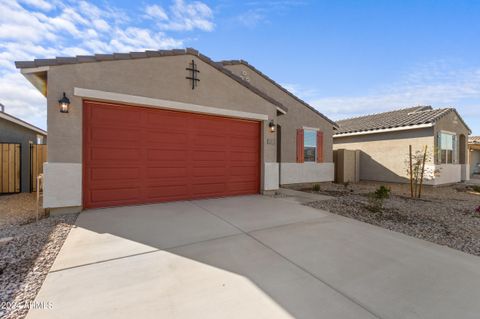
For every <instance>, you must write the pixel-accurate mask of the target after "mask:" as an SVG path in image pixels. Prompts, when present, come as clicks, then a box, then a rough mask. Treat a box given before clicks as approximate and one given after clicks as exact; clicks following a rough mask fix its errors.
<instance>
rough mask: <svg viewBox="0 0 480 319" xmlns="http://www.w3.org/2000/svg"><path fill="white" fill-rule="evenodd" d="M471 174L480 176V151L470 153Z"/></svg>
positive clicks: (475, 150)
mask: <svg viewBox="0 0 480 319" xmlns="http://www.w3.org/2000/svg"><path fill="white" fill-rule="evenodd" d="M470 173H471V174H474V173H477V174H480V149H474V150H472V151H470Z"/></svg>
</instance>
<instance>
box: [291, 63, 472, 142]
mask: <svg viewBox="0 0 480 319" xmlns="http://www.w3.org/2000/svg"><path fill="white" fill-rule="evenodd" d="M283 86H284V87H285V88H286V89H288V90H290V91H291V92H292V93H293V94H295V95H297V96H298V97H300V98H302V99H304V100H305V101H307V102H308V103H309V104H311V105H312V106H314V107H315V108H316V109H318V110H319V111H320V112H322V113H324V114H325V115H327V116H329V117H331V118H332V119H334V120H340V119H345V118H349V117H354V116H361V115H366V114H372V113H378V112H384V111H387V110H392V109H398V108H402V107H410V106H416V105H431V106H433V107H455V108H456V109H457V110H459V112H460V114H461V115H462V117H463V118H464V120H465V121H466V122H467V124H469V126H470V127H471V128H472V129H473V130H474V133H475V131H476V134H480V131H479V130H480V106H479V105H478V100H479V99H480V67H478V68H465V67H461V66H457V65H456V64H455V63H454V62H448V61H434V62H431V63H428V64H426V65H420V66H418V65H417V66H415V67H413V68H412V69H411V70H409V71H408V72H405V74H403V75H402V76H401V79H400V80H398V81H396V82H395V83H393V84H390V85H388V86H383V87H378V88H374V89H372V90H371V91H370V92H367V93H366V94H365V95H352V96H321V95H320V93H319V92H318V90H316V89H315V88H310V87H304V86H301V85H298V84H283Z"/></svg>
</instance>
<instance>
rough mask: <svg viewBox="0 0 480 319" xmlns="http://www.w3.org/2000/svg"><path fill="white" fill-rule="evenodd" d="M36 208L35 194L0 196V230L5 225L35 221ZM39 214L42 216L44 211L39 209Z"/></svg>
mask: <svg viewBox="0 0 480 319" xmlns="http://www.w3.org/2000/svg"><path fill="white" fill-rule="evenodd" d="M36 206H37V197H36V194H35V193H20V194H13V195H0V228H2V227H3V226H6V225H22V224H27V223H29V222H31V221H33V220H35V219H36V214H37V212H36ZM39 207H41V202H40V205H39ZM39 214H40V216H43V214H44V210H43V209H39Z"/></svg>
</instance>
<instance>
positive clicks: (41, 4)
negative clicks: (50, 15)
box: [21, 0, 55, 11]
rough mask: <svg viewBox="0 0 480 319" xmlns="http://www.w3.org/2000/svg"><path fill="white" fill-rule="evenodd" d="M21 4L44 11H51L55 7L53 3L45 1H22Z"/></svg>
mask: <svg viewBox="0 0 480 319" xmlns="http://www.w3.org/2000/svg"><path fill="white" fill-rule="evenodd" d="M21 2H22V3H25V4H27V5H30V6H32V7H35V8H38V9H41V10H44V11H50V10H52V9H53V8H54V7H55V6H54V5H53V4H52V3H49V2H47V1H44V0H22V1H21Z"/></svg>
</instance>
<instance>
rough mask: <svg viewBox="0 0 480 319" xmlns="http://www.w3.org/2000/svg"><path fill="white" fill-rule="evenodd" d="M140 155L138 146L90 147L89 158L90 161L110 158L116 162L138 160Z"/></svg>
mask: <svg viewBox="0 0 480 319" xmlns="http://www.w3.org/2000/svg"><path fill="white" fill-rule="evenodd" d="M140 157H141V149H140V148H113V147H108V148H107V147H92V148H91V149H90V159H91V160H92V161H101V160H111V161H117V162H125V161H138V160H140Z"/></svg>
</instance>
